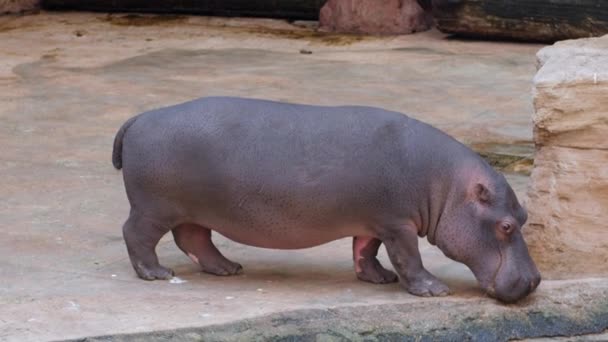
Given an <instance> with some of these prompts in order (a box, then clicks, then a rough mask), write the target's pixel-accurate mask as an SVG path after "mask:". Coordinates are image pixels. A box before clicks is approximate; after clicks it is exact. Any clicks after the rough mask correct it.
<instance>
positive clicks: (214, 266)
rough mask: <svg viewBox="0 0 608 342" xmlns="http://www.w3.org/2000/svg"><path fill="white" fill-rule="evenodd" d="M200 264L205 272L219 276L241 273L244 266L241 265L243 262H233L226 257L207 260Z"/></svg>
mask: <svg viewBox="0 0 608 342" xmlns="http://www.w3.org/2000/svg"><path fill="white" fill-rule="evenodd" d="M222 257H223V256H222ZM200 265H201V268H202V270H203V272H205V273H210V274H215V275H218V276H230V275H235V274H239V273H241V272H242V271H243V266H241V264H238V263H236V262H232V261H230V260H228V259H226V258H224V257H223V259H222V260H215V261H213V262H209V261H206V262H204V263H201V264H200Z"/></svg>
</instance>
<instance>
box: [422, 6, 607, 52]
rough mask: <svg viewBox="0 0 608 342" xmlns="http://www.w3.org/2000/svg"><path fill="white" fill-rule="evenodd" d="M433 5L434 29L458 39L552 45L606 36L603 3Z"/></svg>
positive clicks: (604, 7) (605, 12) (605, 7)
mask: <svg viewBox="0 0 608 342" xmlns="http://www.w3.org/2000/svg"><path fill="white" fill-rule="evenodd" d="M424 2H427V3H429V2H430V0H424ZM432 3H433V6H434V7H435V13H434V15H435V20H436V24H437V28H438V29H439V30H440V31H442V32H445V33H453V34H457V35H461V36H469V37H480V38H499V39H514V40H525V41H538V42H554V41H557V40H563V39H575V38H585V37H595V36H601V35H604V34H608V1H606V0H434V1H432Z"/></svg>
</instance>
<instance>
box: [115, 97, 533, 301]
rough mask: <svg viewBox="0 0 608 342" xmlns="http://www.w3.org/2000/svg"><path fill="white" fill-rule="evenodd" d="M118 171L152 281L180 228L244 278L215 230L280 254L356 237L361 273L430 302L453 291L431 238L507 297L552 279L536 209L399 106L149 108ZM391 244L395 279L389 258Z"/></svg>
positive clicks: (212, 261)
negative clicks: (544, 270) (537, 255)
mask: <svg viewBox="0 0 608 342" xmlns="http://www.w3.org/2000/svg"><path fill="white" fill-rule="evenodd" d="M112 162H113V165H114V167H115V168H116V169H121V168H122V170H123V177H124V184H125V188H126V193H127V197H128V200H129V203H130V205H131V210H130V214H129V217H128V219H127V220H126V222H125V223H124V226H123V230H122V231H123V236H124V240H125V243H126V247H127V251H128V254H129V257H130V260H131V264H132V265H133V268H134V269H135V272H136V273H137V275H138V276H139V277H140V278H142V279H146V280H153V279H169V278H171V277H172V276H173V275H174V272H173V271H172V270H171V269H169V268H167V267H165V266H162V265H161V264H160V263H159V260H158V257H157V254H156V252H155V247H156V245H157V243H158V242H159V240H160V239H161V237H162V236H163V235H165V234H166V233H168V232H169V231H171V232H172V234H173V236H174V240H175V243H176V244H177V246H178V247H179V248H180V249H181V250H182V251H183V252H184V253H185V254H186V255H188V256H189V257H190V258H191V259H192V260H193V261H194V262H195V263H196V264H198V265H199V266H200V269H201V270H202V271H203V272H207V273H211V274H215V275H221V276H227V275H234V274H237V273H239V272H241V270H242V267H241V265H240V264H238V263H236V262H233V261H231V260H228V259H227V258H226V257H224V256H223V255H222V253H221V252H220V251H219V250H218V249H217V248H216V246H215V245H214V244H213V241H212V232H214V233H218V234H221V235H223V236H225V237H226V238H228V239H230V240H233V241H235V242H238V243H241V244H245V245H249V246H256V247H263V248H271V249H300V248H309V247H314V246H318V245H321V244H324V243H327V242H330V241H334V240H337V239H342V238H346V237H352V238H353V244H352V246H353V260H354V269H355V272H356V275H357V278H358V279H360V280H363V281H367V282H372V283H380V284H381V283H391V282H396V281H399V282H400V284H401V285H402V286H403V287H404V288H405V289H406V290H407V291H408V292H409V293H411V294H413V295H417V296H444V295H447V294H449V293H450V290H449V288H448V287H447V286H446V285H445V284H444V283H443V282H442V281H441V280H439V279H438V278H436V277H435V276H434V275H433V274H431V273H430V272H428V271H427V270H426V269H425V267H424V266H423V263H422V259H421V256H420V252H419V249H418V237H426V238H427V239H428V241H429V242H430V243H431V244H432V245H435V246H437V247H438V248H439V249H440V250H441V251H442V252H443V253H444V254H445V255H446V256H448V257H449V258H451V259H453V260H456V261H458V262H461V263H464V264H465V265H466V266H468V267H469V268H470V269H471V271H472V272H473V274H474V275H475V277H476V279H477V280H478V282H479V284H480V286H481V287H482V288H483V289H484V290H485V291H486V292H487V293H488V294H489V295H490V296H493V297H495V298H497V299H499V300H501V301H504V302H514V301H517V300H519V299H520V298H523V297H525V296H526V295H528V294H529V293H531V292H532V291H534V289H535V288H536V287H537V286H538V284H539V282H540V274H539V272H538V270H537V268H536V265H535V264H534V262H533V260H532V259H531V257H530V255H529V253H528V249H527V246H526V243H525V242H524V239H523V237H522V231H521V230H522V226H523V225H524V223H525V222H526V219H527V213H526V210H525V209H524V208H523V207H522V206H521V205H520V203H519V202H518V200H517V197H516V195H515V193H514V192H513V190H512V189H511V187H510V186H509V184H508V183H507V181H506V180H505V177H504V176H503V175H502V174H500V173H498V172H496V171H495V170H494V169H493V168H492V167H491V166H490V165H489V164H488V163H487V162H485V161H484V160H483V159H482V158H481V157H479V155H478V154H476V153H475V152H473V151H472V150H471V149H469V148H468V147H466V146H465V145H463V144H462V143H460V142H458V141H457V140H455V139H454V138H452V137H450V136H449V135H447V134H446V133H443V132H442V131H440V130H438V129H436V128H434V127H432V126H430V125H428V124H426V123H423V122H421V121H418V120H415V119H413V118H411V117H408V116H407V115H405V114H401V113H398V112H394V111H389V110H384V109H380V108H373V107H366V106H337V107H325V106H315V105H304V104H290V103H284V102H273V101H267V100H259V99H247V98H235V97H207V98H201V99H197V100H193V101H190V102H186V103H182V104H178V105H173V106H169V107H166V108H162V109H157V110H152V111H148V112H145V113H142V114H139V115H137V116H135V117H132V118H131V119H129V120H128V121H126V122H125V123H124V125H123V126H122V127H121V128H120V129H119V130H118V133H117V134H116V138H115V140H114V150H113V155H112ZM381 244H384V245H385V247H386V250H387V253H388V256H389V259H390V262H391V263H392V265H393V268H394V270H395V272H396V274H395V273H394V272H393V271H391V270H388V269H386V268H384V267H383V266H382V265H381V264H380V262H379V261H378V259H377V257H376V256H377V252H378V248H379V247H380V245H381Z"/></svg>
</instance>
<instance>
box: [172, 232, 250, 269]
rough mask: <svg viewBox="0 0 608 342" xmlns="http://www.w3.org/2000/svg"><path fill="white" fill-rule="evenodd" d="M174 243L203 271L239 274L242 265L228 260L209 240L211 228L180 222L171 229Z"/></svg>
mask: <svg viewBox="0 0 608 342" xmlns="http://www.w3.org/2000/svg"><path fill="white" fill-rule="evenodd" d="M173 236H174V237H175V243H176V244H177V246H178V247H179V248H180V249H181V250H182V251H183V252H184V253H186V255H187V256H188V257H190V259H192V261H194V262H195V263H197V264H199V265H200V266H201V270H202V271H203V272H205V273H210V274H215V275H218V276H229V275H235V274H239V273H240V272H241V271H242V270H243V266H241V265H240V264H238V263H236V262H232V261H230V260H228V259H227V258H226V257H225V256H223V255H222V253H220V251H219V250H218V249H217V248H216V247H215V245H214V244H213V241H211V230H209V229H207V228H205V227H202V226H199V225H196V224H182V225H180V226H178V227H176V228H174V229H173Z"/></svg>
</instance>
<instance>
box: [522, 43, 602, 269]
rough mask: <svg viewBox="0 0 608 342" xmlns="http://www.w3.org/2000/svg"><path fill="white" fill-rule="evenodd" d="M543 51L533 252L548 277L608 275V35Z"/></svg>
mask: <svg viewBox="0 0 608 342" xmlns="http://www.w3.org/2000/svg"><path fill="white" fill-rule="evenodd" d="M537 56H538V61H539V63H538V64H539V71H538V73H537V75H536V77H535V79H534V85H535V89H534V96H535V98H534V106H535V111H536V113H535V114H534V116H533V121H534V140H535V143H536V146H537V153H536V158H535V162H534V169H533V171H532V176H531V184H530V187H529V192H528V197H529V202H528V211H529V221H528V222H529V225H528V227H527V228H526V229H525V234H526V238H527V240H528V243H529V246H530V251H531V253H532V256H533V257H534V259H535V260H536V261H537V262H538V263H539V267H540V269H541V272H543V273H544V276H545V277H550V278H570V277H575V276H582V275H586V276H597V275H608V69H607V68H606V66H607V65H608V36H604V37H601V38H593V39H580V40H572V41H565V42H560V43H557V44H555V45H554V46H551V47H547V48H544V49H542V50H541V51H540V52H539V53H538V55H537Z"/></svg>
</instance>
